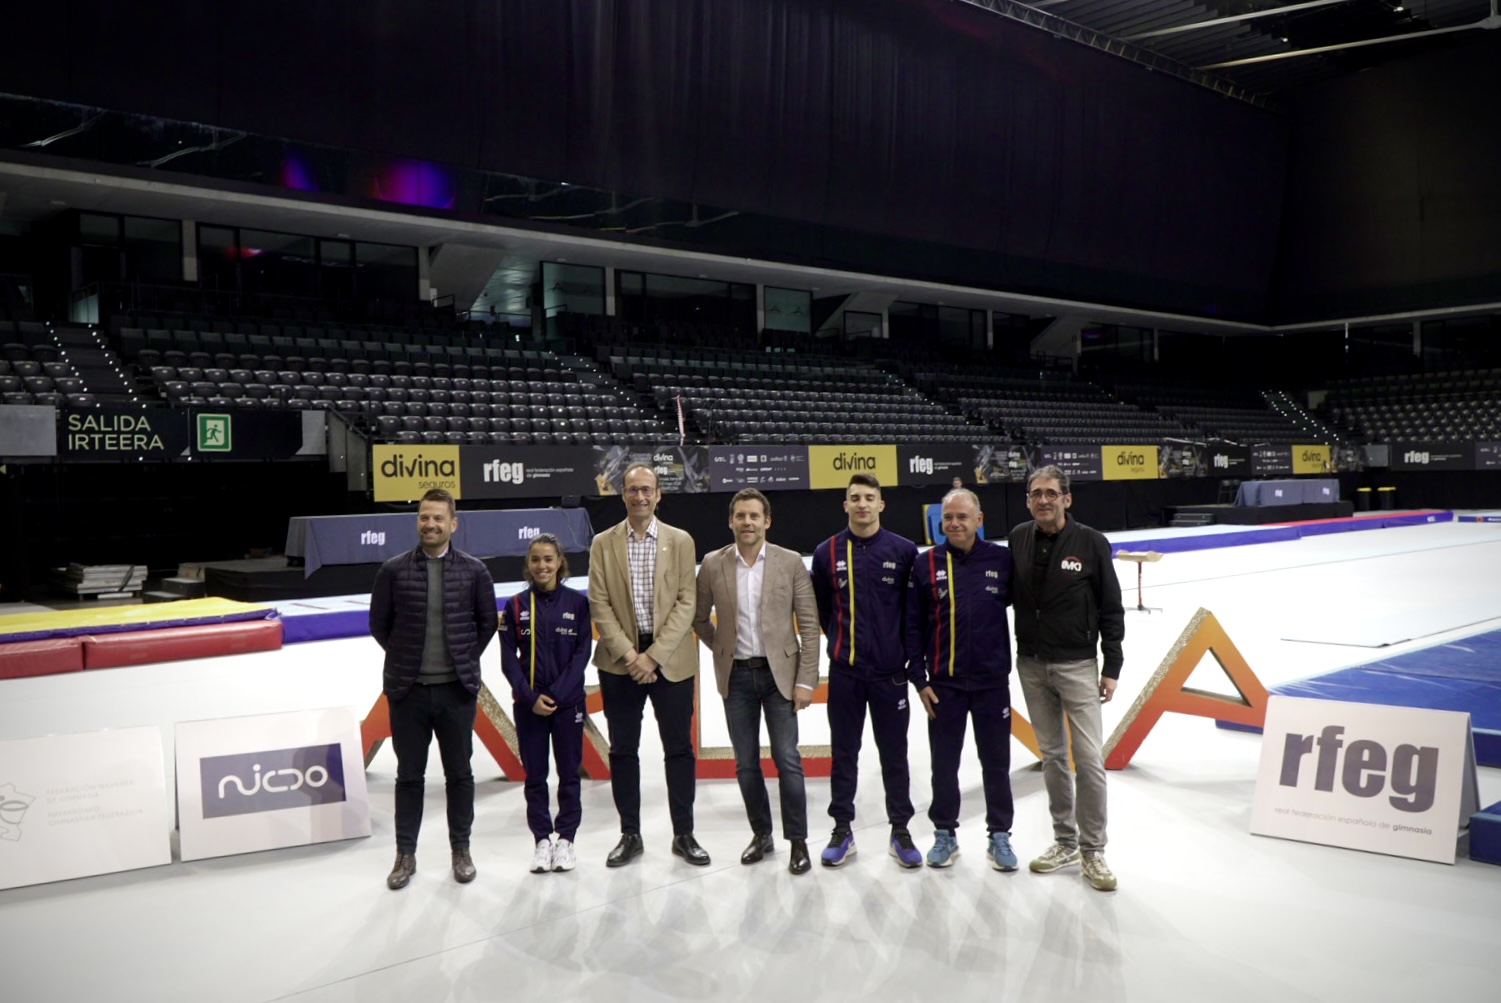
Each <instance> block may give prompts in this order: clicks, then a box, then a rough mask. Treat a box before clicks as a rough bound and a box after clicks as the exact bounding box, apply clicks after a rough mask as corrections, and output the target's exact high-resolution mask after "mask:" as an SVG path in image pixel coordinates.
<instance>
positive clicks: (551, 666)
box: [500, 585, 594, 710]
mask: <svg viewBox="0 0 1501 1003" xmlns="http://www.w3.org/2000/svg"><path fill="white" fill-rule="evenodd" d="M593 645H594V628H593V626H592V624H591V622H590V620H589V600H588V599H587V598H585V597H584V594H583V593H581V592H577V591H575V590H573V589H571V588H569V587H568V586H566V585H559V586H558V587H557V588H555V589H553V590H552V591H551V592H543V591H542V590H541V589H538V588H537V587H536V586H535V585H533V586H531V587H530V588H527V589H525V590H524V591H521V592H518V593H516V594H515V595H513V596H512V597H511V598H509V599H507V600H506V602H505V606H504V607H502V610H501V616H500V668H501V671H503V672H504V673H505V674H506V679H507V680H509V681H510V684H511V693H512V694H513V695H514V696H515V698H516V702H517V703H518V704H521V705H522V706H523V707H525V708H527V709H528V710H530V709H531V708H532V706H533V705H534V704H535V703H536V702H537V697H538V696H539V695H541V694H543V693H545V694H547V695H548V696H550V697H552V699H553V702H555V703H556V704H557V705H558V706H559V707H572V706H573V705H574V704H578V703H583V701H584V667H585V666H587V665H588V664H589V651H590V649H591V648H592V647H593Z"/></svg>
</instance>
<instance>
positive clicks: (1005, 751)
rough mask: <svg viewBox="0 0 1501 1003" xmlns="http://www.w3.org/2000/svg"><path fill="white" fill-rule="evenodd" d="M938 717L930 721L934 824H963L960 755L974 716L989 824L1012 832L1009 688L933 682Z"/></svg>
mask: <svg viewBox="0 0 1501 1003" xmlns="http://www.w3.org/2000/svg"><path fill="white" fill-rule="evenodd" d="M933 692H934V693H936V694H937V695H938V706H936V707H934V708H933V712H934V713H935V714H937V715H938V716H937V717H936V718H934V719H932V720H930V721H928V745H929V746H930V747H931V749H932V751H933V803H932V805H931V806H929V808H928V821H930V822H932V823H933V828H935V829H947V830H949V831H950V832H952V831H954V830H955V829H958V828H959V759H960V757H961V756H962V755H963V754H964V731H965V727H966V725H967V724H968V722H969V718H970V717H973V718H974V719H975V749H976V751H978V752H979V754H980V776H981V778H982V780H983V781H984V785H985V828H986V830H987V831H989V832H1010V831H1011V821H1012V818H1013V815H1014V810H1013V807H1012V802H1011V691H1010V689H1008V688H1007V687H1005V686H994V687H991V688H990V689H984V690H974V691H970V690H964V689H959V688H958V687H954V686H934V687H933Z"/></svg>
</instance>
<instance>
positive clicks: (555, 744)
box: [500, 533, 594, 874]
mask: <svg viewBox="0 0 1501 1003" xmlns="http://www.w3.org/2000/svg"><path fill="white" fill-rule="evenodd" d="M523 575H524V577H525V578H526V581H527V583H528V585H529V587H528V588H527V589H526V590H525V591H522V592H518V593H516V595H514V596H512V597H511V598H510V599H508V600H506V604H505V606H504V607H503V608H502V610H501V617H500V667H501V669H502V670H503V671H504V672H505V674H506V679H508V680H510V683H511V693H512V695H513V696H514V697H515V700H516V706H515V713H514V715H513V717H514V720H515V722H516V739H517V744H519V745H520V747H521V765H522V767H523V768H524V769H525V770H526V786H525V791H526V821H527V825H528V826H529V827H530V828H531V830H532V838H533V839H534V840H536V846H537V848H536V853H535V855H534V856H533V857H532V868H531V869H532V873H534V874H541V873H543V872H545V871H571V870H573V868H574V865H575V863H576V862H577V855H576V853H575V851H574V847H573V841H574V837H575V835H576V834H577V832H578V825H579V818H580V816H581V814H582V809H581V807H580V801H579V764H580V762H581V761H582V760H583V757H584V721H585V719H586V716H587V713H588V712H587V711H586V710H585V709H584V666H586V665H587V664H588V663H589V649H590V647H591V644H592V642H593V633H594V631H593V627H592V624H591V621H590V619H589V600H588V599H586V598H585V597H584V595H583V594H582V593H580V592H577V591H575V590H573V589H571V588H568V587H567V586H566V585H564V584H563V582H564V580H566V579H567V578H568V558H567V557H565V556H564V555H563V547H562V544H560V543H559V542H558V538H557V537H555V536H553V535H552V534H551V533H543V534H542V535H541V536H539V537H537V538H536V539H535V540H533V541H532V544H531V546H530V547H529V548H527V552H526V570H525V571H524V572H523ZM549 744H551V746H552V755H553V758H554V759H556V761H557V764H558V814H557V818H556V820H554V819H553V817H552V815H551V813H550V812H549V810H548V809H549V803H548V793H547V773H548V745H549ZM554 832H556V833H557V841H556V842H554V841H553V839H552V836H553V833H554Z"/></svg>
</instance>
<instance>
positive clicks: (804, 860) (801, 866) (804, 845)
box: [787, 839, 813, 874]
mask: <svg viewBox="0 0 1501 1003" xmlns="http://www.w3.org/2000/svg"><path fill="white" fill-rule="evenodd" d="M812 866H813V861H811V860H809V859H808V841H807V840H806V839H794V840H793V841H792V858H791V859H790V860H788V861H787V869H788V870H789V871H791V872H792V873H793V874H807V873H808V870H809V868H811V867H812Z"/></svg>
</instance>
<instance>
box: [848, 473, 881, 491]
mask: <svg viewBox="0 0 1501 1003" xmlns="http://www.w3.org/2000/svg"><path fill="white" fill-rule="evenodd" d="M856 484H859V485H861V486H862V487H867V488H875V489H876V493H877V494H879V493H880V491H881V482H880V481H878V480H876V475H875V474H851V475H850V483H849V487H846V488H845V489H844V490H845V491H846V492H848V491H849V489H850V488H852V487H854V486H855V485H856Z"/></svg>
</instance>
